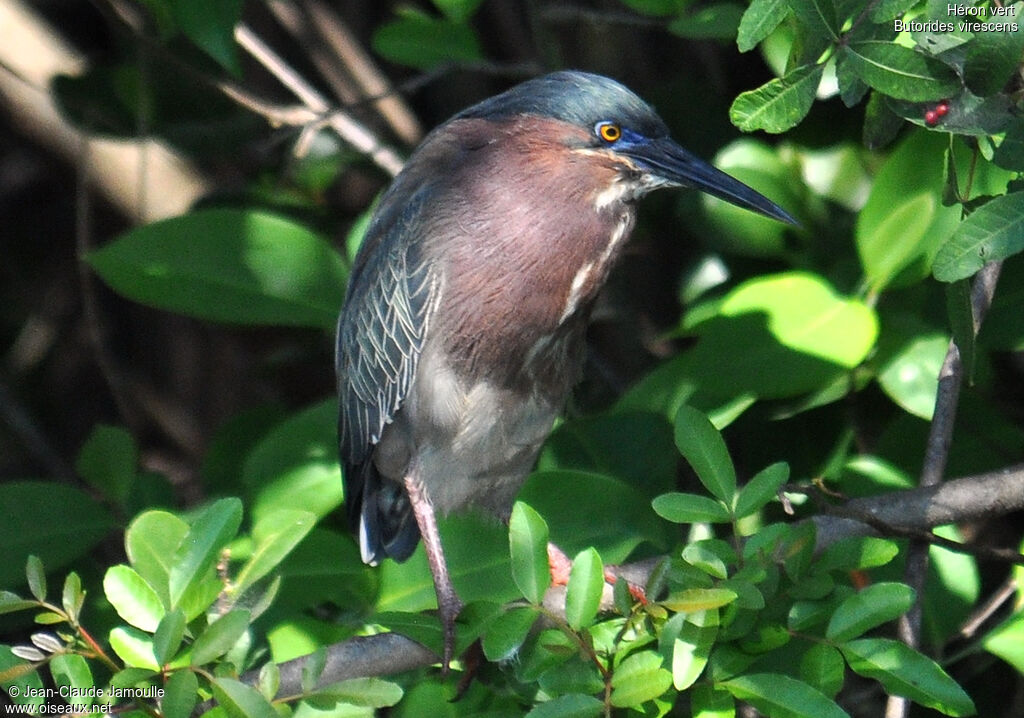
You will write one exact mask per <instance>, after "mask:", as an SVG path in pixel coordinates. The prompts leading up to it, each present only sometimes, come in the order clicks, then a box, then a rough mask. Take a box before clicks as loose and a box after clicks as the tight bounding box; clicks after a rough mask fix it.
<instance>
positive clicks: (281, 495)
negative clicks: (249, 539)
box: [242, 398, 343, 524]
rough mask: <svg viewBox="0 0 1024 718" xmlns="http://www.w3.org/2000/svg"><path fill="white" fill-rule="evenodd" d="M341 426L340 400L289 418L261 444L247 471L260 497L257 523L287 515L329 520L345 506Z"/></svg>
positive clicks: (256, 506) (248, 461) (246, 465)
mask: <svg viewBox="0 0 1024 718" xmlns="http://www.w3.org/2000/svg"><path fill="white" fill-rule="evenodd" d="M337 422H338V403H337V400H336V399H334V398H331V399H326V400H323V401H319V402H317V403H315V404H313V405H312V406H309V407H306V408H305V409H302V410H300V411H298V412H296V413H295V414H293V415H291V416H289V417H288V418H287V419H285V420H284V421H282V422H280V423H279V424H278V425H277V426H275V427H274V428H273V429H271V430H270V431H268V432H267V433H266V434H265V435H264V436H263V437H262V438H260V440H259V441H258V442H257V443H256V445H255V446H254V447H253V448H252V450H251V451H250V452H249V455H248V456H247V457H246V459H245V463H244V465H243V468H242V473H243V476H244V481H245V483H246V484H247V485H248V486H250V487H252V491H253V494H254V495H253V499H252V504H251V505H252V509H251V511H252V519H253V521H254V522H255V523H257V524H258V523H260V522H261V521H262V520H263V517H264V516H265V515H266V514H269V513H272V512H274V511H280V510H283V509H292V510H296V511H309V512H312V513H313V514H315V515H316V516H317V517H323V516H326V515H327V514H329V513H330V512H331V511H334V510H335V509H337V508H338V507H339V506H340V505H341V502H342V498H343V493H342V483H341V481H339V480H338V475H339V473H340V469H339V466H338V438H337V431H338V429H337Z"/></svg>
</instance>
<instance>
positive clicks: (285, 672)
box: [242, 465, 1024, 695]
mask: <svg viewBox="0 0 1024 718" xmlns="http://www.w3.org/2000/svg"><path fill="white" fill-rule="evenodd" d="M1021 509H1024V465H1021V466H1016V467H1011V468H1007V469H1004V470H1001V471H995V472H991V473H987V474H981V475H978V476H969V477H965V478H961V479H955V480H952V481H947V482H944V483H942V484H939V485H937V486H931V487H924V488H917V489H910V490H907V491H898V492H893V493H889V494H884V495H881V496H873V497H868V498H861V499H854V500H852V501H849V502H847V503H846V504H845V505H844V506H843V507H840V510H843V511H848V512H851V513H854V514H856V515H857V516H860V517H861V518H864V519H869V520H870V523H868V522H866V521H863V520H857V519H854V518H848V517H846V516H830V515H823V516H815V517H814V518H813V519H811V520H813V521H814V523H815V526H816V527H817V548H818V550H821V549H823V548H825V547H826V546H829V545H831V544H833V543H835V542H836V541H839V540H840V539H844V538H848V537H851V536H876V535H878V534H879V528H878V527H879V526H884V527H886V528H888V529H892V530H893V531H894V532H926V531H928V529H931V528H934V527H936V526H942V525H944V524H950V523H957V522H962V521H970V520H972V519H977V518H981V517H986V516H988V517H990V516H996V515H1000V514H1006V513H1009V512H1011V511H1018V510H1021ZM890 535H891V534H890ZM899 535H902V533H899ZM955 548H962V547H960V546H959V545H958V546H957V547H955ZM659 560H660V559H658V558H655V559H649V560H646V561H641V562H637V563H634V564H627V565H625V566H621V567H620V568H619V570H618V571H617V572H616V573H617V574H618V575H620V576H621V577H623V578H625V579H627V580H628V581H630V582H631V583H634V584H637V585H640V586H642V585H644V584H646V582H647V579H648V577H649V576H650V572H651V570H652V569H653V567H654V566H655V565H656V564H657V563H658V561H659ZM610 594H611V592H610V591H606V596H605V600H604V601H603V604H604V605H605V607H609V606H610ZM544 606H545V609H547V610H549V611H553V612H556V613H557V612H558V611H562V612H564V610H565V588H564V587H553V588H551V589H549V591H548V593H547V595H546V596H545V597H544ZM327 656H328V657H327V666H326V667H325V668H324V671H323V673H322V674H321V677H320V685H326V684H328V683H332V682H334V681H339V680H345V679H348V678H358V677H366V676H383V675H390V674H394V673H401V672H403V671H408V670H412V669H414V668H423V667H426V666H430V665H434V664H436V663H438V662H439V661H440V657H439V656H438V655H436V654H435V653H433V652H432V651H431V650H429V649H427V648H425V647H424V646H422V645H421V644H419V643H416V642H415V641H413V640H411V639H409V638H406V637H404V636H401V635H398V634H394V633H384V634H379V635H376V636H361V637H358V638H352V639H349V640H347V641H343V642H341V643H336V644H334V645H332V646H330V647H328V649H327ZM307 660H308V659H307V658H306V657H302V658H296V659H294V660H291V661H287V662H285V663H282V664H281V665H280V666H279V669H280V671H281V688H280V690H281V693H282V694H283V695H290V694H295V693H298V692H301V676H302V668H303V666H304V665H305V664H306V661H307ZM257 675H258V674H257V672H256V671H250V672H248V673H246V674H245V675H243V676H242V680H244V681H246V682H248V683H254V682H255V681H256V679H257Z"/></svg>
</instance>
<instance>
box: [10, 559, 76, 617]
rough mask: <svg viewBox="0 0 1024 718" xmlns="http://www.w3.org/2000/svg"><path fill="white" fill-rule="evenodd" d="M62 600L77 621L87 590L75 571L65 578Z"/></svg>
mask: <svg viewBox="0 0 1024 718" xmlns="http://www.w3.org/2000/svg"><path fill="white" fill-rule="evenodd" d="M60 600H61V605H62V607H63V608H64V612H65V613H67V614H68V616H70V617H71V619H72V620H73V621H76V622H77V620H78V614H79V613H81V611H82V604H83V603H84V602H85V591H83V590H82V579H80V578H79V577H78V574H77V573H75V572H74V571H71V572H70V573H69V574H68V575H67V578H65V579H64V588H63V589H62V590H61V599H60ZM3 612H4V611H3V606H2V600H0V613H3Z"/></svg>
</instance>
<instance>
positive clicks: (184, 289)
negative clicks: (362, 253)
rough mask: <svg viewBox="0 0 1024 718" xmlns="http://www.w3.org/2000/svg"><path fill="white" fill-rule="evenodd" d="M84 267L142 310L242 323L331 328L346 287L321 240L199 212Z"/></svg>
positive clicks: (268, 217) (300, 231) (246, 214)
mask: <svg viewBox="0 0 1024 718" xmlns="http://www.w3.org/2000/svg"><path fill="white" fill-rule="evenodd" d="M203 1H204V2H205V0H203ZM85 259H86V261H87V262H88V263H89V265H90V266H92V268H93V269H95V270H96V271H97V272H98V273H99V274H100V276H101V277H103V280H104V281H105V282H106V283H107V284H109V285H110V286H111V287H112V288H113V289H114V290H116V291H117V292H119V293H121V294H123V295H124V296H126V297H128V298H129V299H132V300H134V301H136V302H139V303H140V304H146V305H148V306H151V307H156V308H158V309H165V310H168V311H172V312H178V313H181V314H186V315H188V316H192V317H198V318H200V319H211V320H214V321H221V322H230V323H235V324H277V325H286V326H304V327H315V328H320V329H327V328H331V329H333V327H334V324H335V321H336V320H337V314H338V307H340V306H341V302H342V297H343V294H344V288H345V281H346V272H345V267H344V263H343V262H342V259H341V257H340V255H338V253H337V252H335V251H334V249H333V247H331V245H330V244H329V243H328V242H327V241H325V240H324V239H323V238H322V237H320V236H319V235H318V234H315V233H313V232H311V231H310V230H308V229H307V228H305V227H303V226H302V225H300V224H298V223H296V222H294V221H293V220H291V219H287V218H284V217H279V216H277V215H273V214H268V213H266V212H260V211H253V210H236V209H205V210H198V211H195V212H191V213H189V214H185V215H182V216H180V217H175V218H172V219H167V220H162V221H160V222H155V223H153V224H148V225H144V226H141V227H137V228H135V229H132V230H130V231H128V232H127V233H125V234H124V235H122V236H121V237H120V238H118V239H116V240H114V241H113V242H111V243H110V244H107V245H106V246H104V247H102V248H101V249H98V250H96V251H94V252H91V253H89V254H88V255H86V258H85Z"/></svg>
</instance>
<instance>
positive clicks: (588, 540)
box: [519, 443, 679, 563]
mask: <svg viewBox="0 0 1024 718" xmlns="http://www.w3.org/2000/svg"><path fill="white" fill-rule="evenodd" d="M638 448H639V447H638ZM669 449H670V450H671V452H672V456H673V464H672V466H673V467H674V466H675V462H677V461H678V460H679V454H678V452H677V451H676V449H675V446H674V445H672V444H671V443H670V444H669ZM673 470H674V468H673V469H671V470H669V473H668V474H665V475H664V476H671V475H672V471H673ZM617 476H618V475H616V476H608V475H605V474H595V473H592V472H590V471H567V470H559V471H537V472H534V473H533V474H531V475H530V477H529V478H528V479H527V480H526V485H525V486H523V488H522V490H521V491H520V492H519V500H520V501H524V502H526V503H528V504H529V505H530V506H532V507H534V508H535V509H536V510H537V511H538V512H540V513H541V514H542V515H543V516H545V517H546V519H547V520H548V522H549V524H550V526H549V528H550V532H551V533H550V538H549V540H550V541H552V542H554V543H555V544H557V545H558V546H560V547H561V548H562V550H564V551H567V552H569V553H570V554H571V553H575V552H578V551H582V550H583V549H585V548H588V547H590V546H593V547H594V548H596V549H597V550H598V551H599V552H600V554H601V557H602V558H603V559H604V560H605V561H607V562H608V563H618V562H622V561H624V560H626V558H627V557H628V556H629V554H630V553H631V552H632V551H633V549H635V548H636V547H637V546H638V545H640V544H641V543H643V542H644V541H647V542H649V543H651V544H652V545H653V546H656V547H659V548H661V549H663V550H667V549H668V547H669V546H670V545H671V543H672V541H673V540H674V538H673V537H672V535H671V533H670V532H671V527H670V526H667V525H666V524H665V522H663V521H658V520H657V515H656V514H655V513H654V510H653V509H652V508H651V500H650V496H649V495H648V494H647V493H646V492H645V491H644V490H643V489H641V488H640V487H638V486H636V485H635V484H632V483H630V482H627V481H626V480H624V479H622V478H617ZM650 483H651V484H653V485H654V486H658V485H660V484H661V482H660V481H657V480H652V481H651V482H650ZM645 488H646V487H645Z"/></svg>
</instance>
